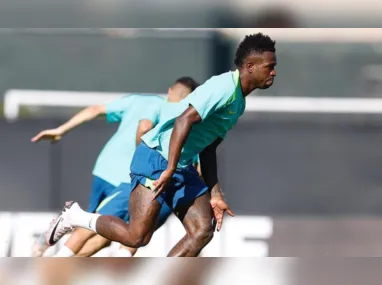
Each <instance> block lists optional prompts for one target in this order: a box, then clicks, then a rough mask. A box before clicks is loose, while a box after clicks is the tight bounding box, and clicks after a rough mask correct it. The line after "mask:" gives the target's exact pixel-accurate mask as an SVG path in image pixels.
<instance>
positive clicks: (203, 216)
mask: <svg viewBox="0 0 382 285" xmlns="http://www.w3.org/2000/svg"><path fill="white" fill-rule="evenodd" d="M210 200H211V196H210V193H209V192H206V193H204V194H203V195H201V196H199V197H198V198H196V199H195V200H194V202H193V203H192V204H189V205H188V206H179V207H178V208H176V209H175V214H176V215H177V217H178V218H179V219H180V221H181V222H182V223H183V226H184V228H185V230H186V231H187V233H194V232H196V231H198V230H200V229H201V228H203V229H212V228H213V226H212V225H213V212H212V207H211V204H210Z"/></svg>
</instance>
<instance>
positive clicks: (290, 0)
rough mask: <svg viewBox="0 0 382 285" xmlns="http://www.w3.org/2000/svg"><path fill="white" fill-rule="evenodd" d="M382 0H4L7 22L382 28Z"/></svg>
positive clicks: (0, 18)
mask: <svg viewBox="0 0 382 285" xmlns="http://www.w3.org/2000/svg"><path fill="white" fill-rule="evenodd" d="M381 10H382V1H380V0H364V1H352V2H349V1H346V0H337V1H331V0H320V1H315V0H312V1H303V0H273V1H264V0H262V1H260V0H258V1H251V0H210V1H204V0H194V1H187V0H161V1H154V0H140V1H134V0H109V1H107V2H106V1H101V0H66V1H60V0H2V1H1V3H0V26H1V27H4V28H6V27H9V28H15V27H30V28H40V27H49V28H88V27H103V28H113V27H129V28H133V27H137V28H152V27H161V28H167V27H172V28H186V27H187V28H206V27H208V28H226V27H248V28H253V27H255V28H257V27H284V28H286V27H305V28H306V27H308V28H317V27H318V28H324V27H330V28H333V27H338V28H340V27H344V28H372V27H375V28H377V27H381V24H382V19H381V17H380V15H381V14H380V13H381Z"/></svg>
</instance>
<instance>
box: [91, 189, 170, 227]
mask: <svg viewBox="0 0 382 285" xmlns="http://www.w3.org/2000/svg"><path fill="white" fill-rule="evenodd" d="M131 192H132V188H131V184H128V183H122V184H121V185H119V186H118V187H117V188H115V189H114V191H113V192H112V193H110V195H109V196H108V197H106V198H105V199H104V200H103V201H102V202H101V204H100V205H99V207H98V208H97V210H96V212H97V213H100V214H101V215H110V216H114V217H118V218H121V219H123V220H124V221H125V222H127V223H128V222H129V220H130V215H129V200H130V195H131ZM171 213H172V210H171V209H170V207H169V206H167V205H166V204H165V205H163V206H162V209H161V212H160V214H159V221H158V228H159V227H161V226H162V225H163V224H164V223H165V222H166V220H167V218H168V217H169V216H170V215H171Z"/></svg>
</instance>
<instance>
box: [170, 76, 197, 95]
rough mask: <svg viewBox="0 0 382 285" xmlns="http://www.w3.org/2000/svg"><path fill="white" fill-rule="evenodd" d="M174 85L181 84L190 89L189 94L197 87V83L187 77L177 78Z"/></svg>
mask: <svg viewBox="0 0 382 285" xmlns="http://www.w3.org/2000/svg"><path fill="white" fill-rule="evenodd" d="M175 84H182V85H183V86H186V87H188V88H190V90H191V92H192V91H194V90H195V89H196V88H197V87H198V86H199V83H198V82H196V81H195V80H194V79H193V78H192V77H189V76H183V77H180V78H178V79H177V80H176V81H175V83H174V85H175Z"/></svg>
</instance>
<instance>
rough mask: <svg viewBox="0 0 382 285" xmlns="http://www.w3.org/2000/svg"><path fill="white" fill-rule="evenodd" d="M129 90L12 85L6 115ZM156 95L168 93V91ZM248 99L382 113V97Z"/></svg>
mask: <svg viewBox="0 0 382 285" xmlns="http://www.w3.org/2000/svg"><path fill="white" fill-rule="evenodd" d="M129 94H132V93H106V92H82V91H49V90H18V89H13V90H8V91H7V92H6V93H5V96H4V116H5V118H6V119H7V120H9V121H14V120H17V119H18V118H19V115H20V108H21V107H22V106H35V107H39V106H40V107H87V106H90V105H93V104H102V103H105V102H107V101H111V100H114V99H117V98H119V97H121V96H124V95H129ZM156 95H159V96H165V94H156ZM246 101H247V107H246V112H278V113H285V112H287V113H334V114H335V113H338V114H341V113H350V114H351V113H353V114H381V113H382V98H331V97H320V98H312V97H275V96H249V97H247V99H246Z"/></svg>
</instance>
